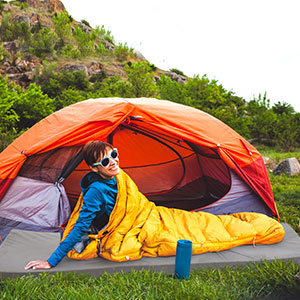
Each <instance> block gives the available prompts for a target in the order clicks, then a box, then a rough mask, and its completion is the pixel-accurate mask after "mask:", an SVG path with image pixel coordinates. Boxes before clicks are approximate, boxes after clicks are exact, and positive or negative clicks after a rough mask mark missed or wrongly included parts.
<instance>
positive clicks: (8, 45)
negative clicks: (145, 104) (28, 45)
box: [3, 40, 20, 52]
mask: <svg viewBox="0 0 300 300" xmlns="http://www.w3.org/2000/svg"><path fill="white" fill-rule="evenodd" d="M19 46H20V43H19V41H18V40H15V41H11V42H3V47H4V48H5V49H6V50H8V51H9V52H16V51H17V50H19Z"/></svg>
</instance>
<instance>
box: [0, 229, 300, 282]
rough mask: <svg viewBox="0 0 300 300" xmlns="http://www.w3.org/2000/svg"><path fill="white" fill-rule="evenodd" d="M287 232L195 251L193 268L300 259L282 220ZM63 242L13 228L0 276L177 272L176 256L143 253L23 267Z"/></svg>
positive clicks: (297, 242)
mask: <svg viewBox="0 0 300 300" xmlns="http://www.w3.org/2000/svg"><path fill="white" fill-rule="evenodd" d="M283 227H284V229H285V236H284V238H283V240H282V242H280V243H277V244H272V245H256V246H255V247H253V245H243V246H238V247H235V248H232V249H230V250H225V251H221V252H209V253H203V254H199V255H193V256H192V261H191V269H192V270H193V269H198V268H208V267H213V268H215V267H222V266H231V265H237V264H245V263H249V262H258V261H261V260H267V261H272V260H275V259H280V260H292V261H296V262H298V263H300V237H299V236H298V235H297V233H296V232H295V231H294V230H293V229H292V228H291V227H290V226H289V225H288V224H283ZM59 242H60V234H59V233H52V232H33V231H26V230H16V229H15V230H12V231H11V232H10V233H9V235H8V236H7V238H6V239H5V241H4V242H3V243H2V245H1V246H0V276H1V277H2V278H3V277H16V276H22V275H29V274H38V273H41V272H47V273H56V272H77V273H87V274H93V275H95V276H98V275H101V274H102V273H104V272H107V273H114V272H119V271H124V272H128V271H131V270H142V269H152V270H156V271H164V272H168V273H170V274H172V273H174V268H175V256H170V257H153V258H150V257H143V258H141V259H139V260H134V261H126V262H113V261H109V260H106V259H104V258H101V257H97V258H93V259H89V260H81V261H79V260H73V259H70V258H68V257H65V258H64V259H63V260H62V262H61V263H60V264H59V265H58V266H56V267H55V268H52V269H49V270H28V271H26V270H24V266H25V265H26V264H27V262H28V261H30V260H35V259H47V258H48V257H49V256H50V254H51V253H52V252H53V251H54V250H55V249H56V247H57V246H58V244H59Z"/></svg>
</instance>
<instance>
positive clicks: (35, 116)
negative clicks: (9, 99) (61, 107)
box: [13, 84, 53, 130]
mask: <svg viewBox="0 0 300 300" xmlns="http://www.w3.org/2000/svg"><path fill="white" fill-rule="evenodd" d="M13 109H14V111H15V112H16V113H17V115H18V116H19V121H18V122H17V127H18V129H19V130H22V129H26V128H30V127H31V126H33V125H34V124H35V123H37V122H38V121H40V120H41V119H43V118H45V117H47V116H48V115H50V114H51V113H53V103H52V99H50V98H49V97H48V96H47V95H45V94H43V92H42V90H41V87H39V86H36V85H35V84H30V85H29V87H28V89H27V90H26V92H22V91H21V90H20V93H19V97H18V98H17V99H16V101H15V102H14V105H13Z"/></svg>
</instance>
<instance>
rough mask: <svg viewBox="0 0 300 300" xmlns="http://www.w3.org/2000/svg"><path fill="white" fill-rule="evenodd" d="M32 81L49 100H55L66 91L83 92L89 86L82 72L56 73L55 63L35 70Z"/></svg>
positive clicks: (63, 71)
mask: <svg viewBox="0 0 300 300" xmlns="http://www.w3.org/2000/svg"><path fill="white" fill-rule="evenodd" d="M33 80H34V82H35V83H36V84H38V85H40V86H41V89H42V91H43V93H45V94H47V95H48V96H49V97H50V98H56V97H57V96H59V94H60V93H61V92H62V91H63V90H66V89H74V90H80V91H84V90H87V89H88V88H89V86H90V82H89V80H88V78H87V77H86V76H85V74H84V72H83V71H75V72H69V71H66V70H62V71H58V70H57V64H56V63H48V64H47V63H45V64H44V65H43V68H42V69H41V70H37V72H36V74H35V76H34V78H33Z"/></svg>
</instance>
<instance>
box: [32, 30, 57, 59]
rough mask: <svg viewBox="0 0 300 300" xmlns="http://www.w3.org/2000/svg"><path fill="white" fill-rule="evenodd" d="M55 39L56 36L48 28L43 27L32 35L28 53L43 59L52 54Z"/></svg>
mask: <svg viewBox="0 0 300 300" xmlns="http://www.w3.org/2000/svg"><path fill="white" fill-rule="evenodd" d="M56 39H57V36H56V34H55V33H54V32H52V31H51V29H50V28H49V27H43V28H42V29H41V30H40V31H38V32H35V33H34V34H33V37H32V42H31V43H30V47H29V52H30V53H32V54H34V55H36V56H38V57H40V58H45V57H46V56H47V55H51V54H53V52H54V46H55V43H56Z"/></svg>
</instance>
